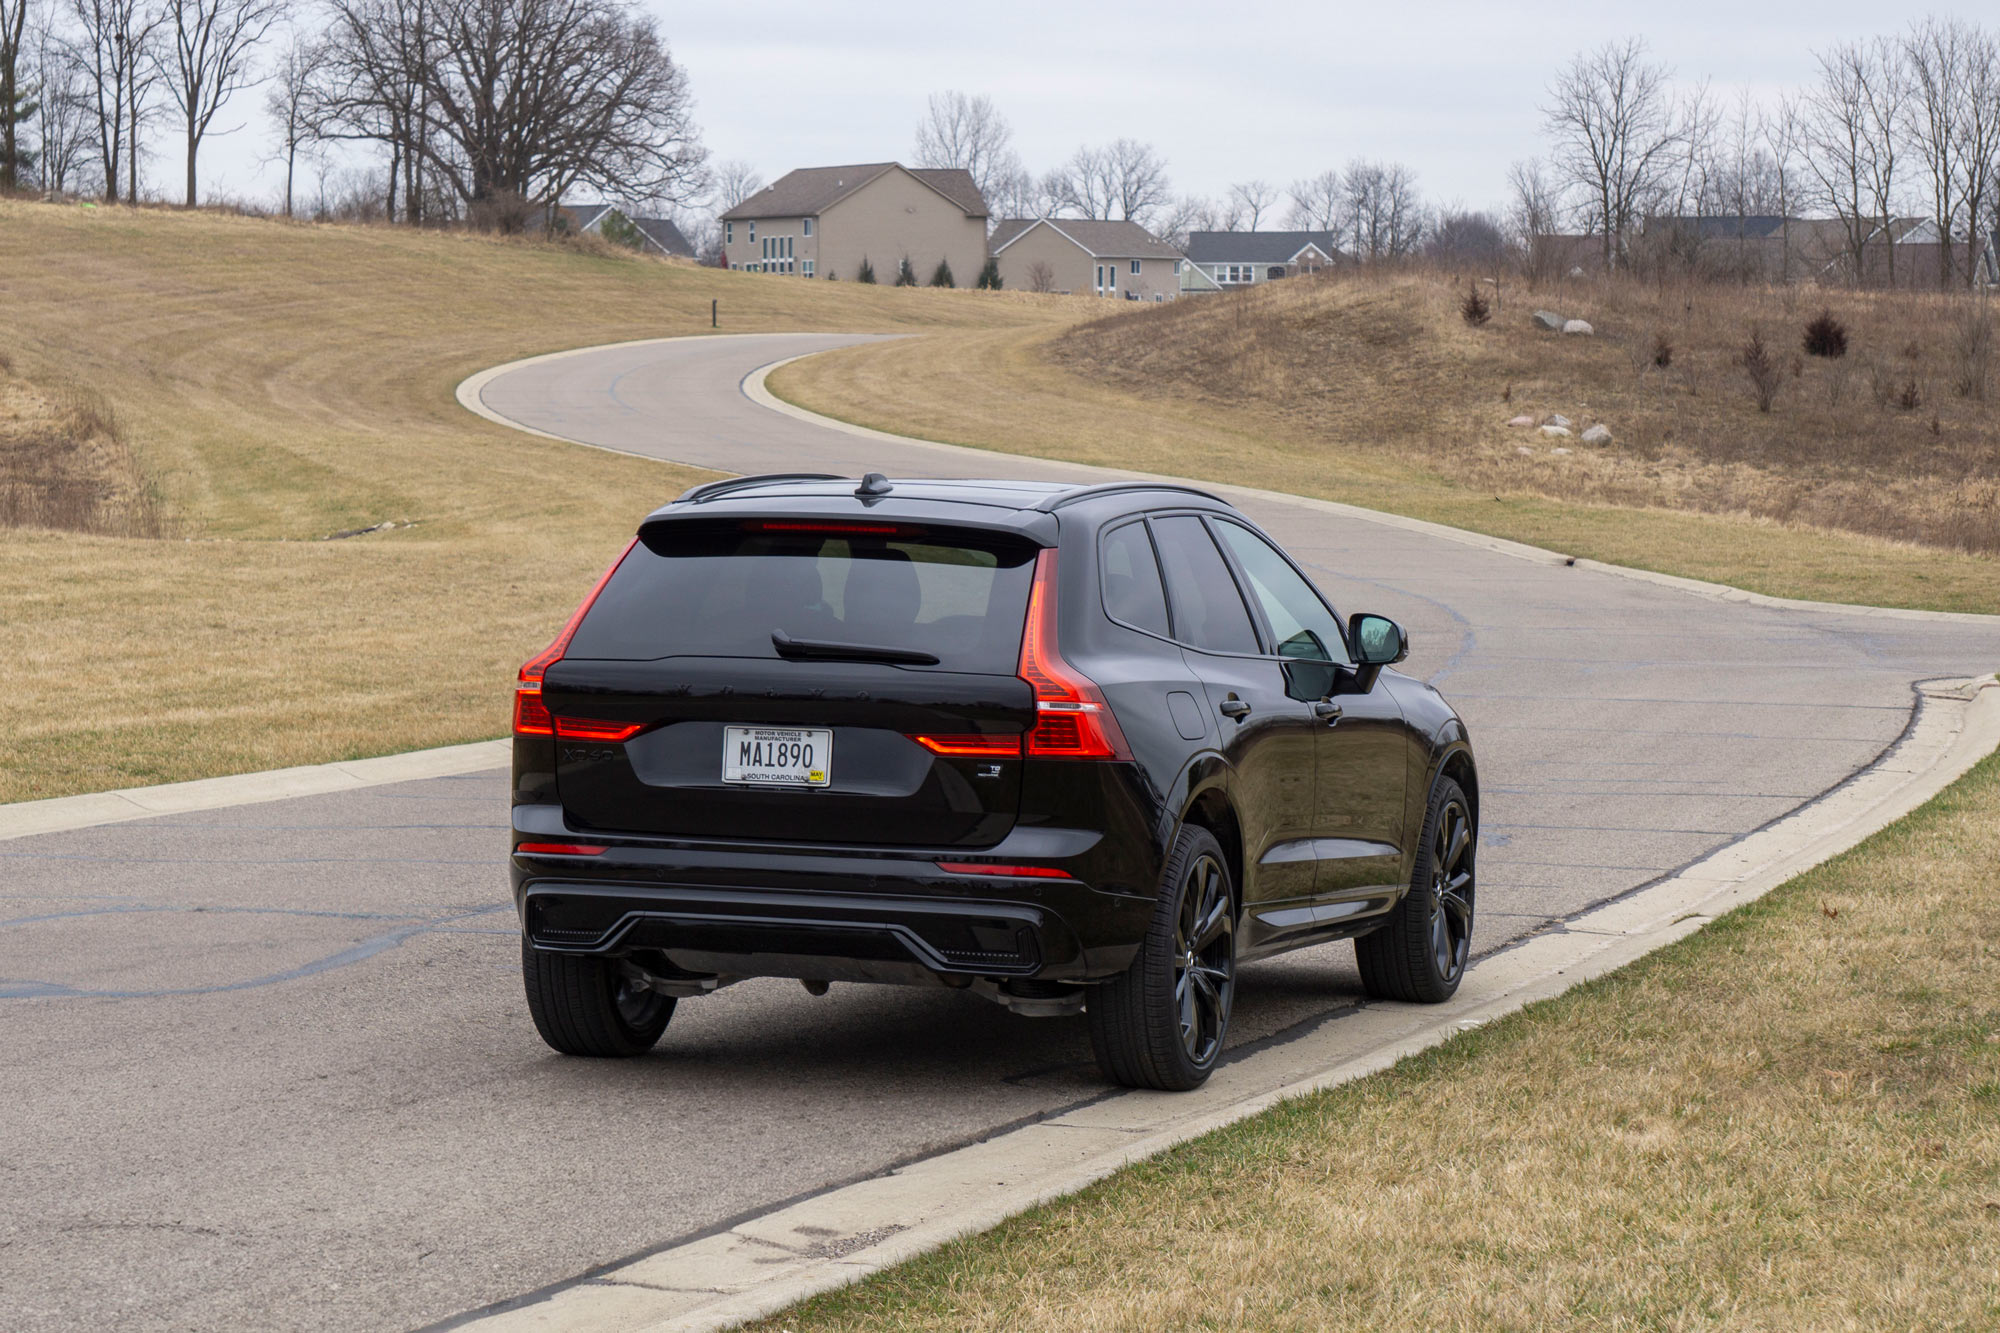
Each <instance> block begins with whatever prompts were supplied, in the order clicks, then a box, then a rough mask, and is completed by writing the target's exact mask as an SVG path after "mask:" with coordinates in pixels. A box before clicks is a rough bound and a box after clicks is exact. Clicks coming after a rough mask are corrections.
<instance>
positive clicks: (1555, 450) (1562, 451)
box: [1549, 449, 1569, 458]
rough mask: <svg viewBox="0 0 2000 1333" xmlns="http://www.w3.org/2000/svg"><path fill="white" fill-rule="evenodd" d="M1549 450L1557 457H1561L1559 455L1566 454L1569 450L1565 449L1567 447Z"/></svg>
mask: <svg viewBox="0 0 2000 1333" xmlns="http://www.w3.org/2000/svg"><path fill="white" fill-rule="evenodd" d="M1549 452H1550V453H1552V454H1554V455H1555V456H1556V457H1558V458H1561V457H1563V456H1565V455H1566V454H1568V453H1569V450H1567V449H1551V450H1549Z"/></svg>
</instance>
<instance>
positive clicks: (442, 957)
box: [0, 335, 2000, 1329]
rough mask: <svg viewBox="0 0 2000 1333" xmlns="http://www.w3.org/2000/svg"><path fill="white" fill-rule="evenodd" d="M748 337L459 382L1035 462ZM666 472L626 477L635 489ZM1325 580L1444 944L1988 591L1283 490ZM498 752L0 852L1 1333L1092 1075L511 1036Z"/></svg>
mask: <svg viewBox="0 0 2000 1333" xmlns="http://www.w3.org/2000/svg"><path fill="white" fill-rule="evenodd" d="M845 341H852V340H851V339H843V338H838V337H826V336H813V335H797V336H794V335H770V336H750V337H731V338H718V339H710V340H695V341H681V342H672V343H660V344H652V345H643V346H632V347H618V348H608V349H604V350H601V351H598V352H593V353H590V354H586V355H582V356H575V357H569V358H563V359H557V360H549V361H543V362H539V363H531V364H527V365H523V366H521V367H518V368H516V369H514V370H511V371H508V372H506V373H504V374H502V375H500V376H498V377H497V378H495V379H494V380H492V381H491V382H489V383H488V384H487V385H486V386H485V388H484V392H483V401H484V403H485V405H486V406H487V407H488V408H489V409H491V410H493V411H496V412H498V413H500V414H503V415H505V416H507V417H509V418H511V419H513V420H515V421H518V422H521V423H523V424H526V425H529V426H532V427H535V428H537V429H540V430H544V431H548V432H551V433H554V434H559V435H563V436H566V437H570V438H575V439H580V440H585V441H589V442H592V443H596V444H601V445H605V446H608V447H612V448H618V449H624V450H629V451H633V452H639V453H648V454H653V455H656V456H658V457H662V458H673V459H679V460H683V461H686V462H690V463H697V464H701V465H704V466H709V467H715V468H720V469H726V470H730V471H740V472H751V471H774V470H795V469H799V470H815V471H830V472H841V473H849V474H854V475H858V474H859V473H860V472H862V471H864V470H877V471H882V472H887V473H890V474H891V475H897V474H901V475H934V476H936V475H960V476H971V475H1001V476H1036V477H1042V476H1057V477H1059V476H1064V475H1076V470H1075V469H1069V468H1065V467H1064V466H1063V465H1061V464H1055V463H1045V462H1038V461H1033V460H1024V459H1015V458H1010V457H1005V456H1001V455H993V454H981V453H978V452H976V451H970V450H964V451H943V450H939V449H936V448H926V447H921V446H914V445H900V444H889V443H883V442H876V441H870V440H865V439H861V438H858V437H855V436H853V435H850V434H846V433H843V432H837V431H831V430H827V429H825V428H822V427H818V426H815V425H812V424H810V423H807V422H803V421H799V420H796V419H794V418H791V417H786V416H780V415H777V414H774V413H771V412H768V411H766V410H764V409H762V408H759V407H757V406H755V405H754V404H752V403H750V402H749V401H748V400H746V399H745V398H744V397H743V396H742V395H741V393H740V392H739V389H738V384H739V382H740V381H741V379H742V378H743V377H744V375H745V374H746V373H748V372H749V371H751V370H752V369H754V368H755V367H758V366H761V365H764V364H767V363H769V362H771V361H774V360H777V359H779V358H781V357H786V356H791V355H795V354H798V353H800V352H805V351H811V350H817V349H820V348H824V347H828V346H834V345H838V344H840V343H842V342H845ZM663 498H665V497H664V496H661V497H635V501H634V505H633V516H634V518H635V520H636V519H637V518H638V517H639V515H640V514H641V513H643V512H644V510H645V509H647V508H649V507H650V506H651V504H652V503H653V502H654V501H655V500H657V499H663ZM1246 507H1247V508H1248V509H1249V511H1250V512H1251V513H1252V515H1253V516H1254V517H1255V518H1256V519H1257V520H1258V521H1259V522H1261V523H1263V524H1264V525H1266V526H1267V527H1269V528H1270V529H1271V530H1272V531H1273V532H1275V533H1276V535H1277V536H1278V537H1279V538H1280V539H1281V540H1282V541H1284V542H1285V543H1286V544H1287V545H1288V546H1289V547H1290V548H1291V550H1293V551H1294V552H1295V553H1297V554H1298V555H1299V557H1300V558H1301V559H1302V560H1303V561H1305V562H1306V563H1307V564H1308V565H1309V566H1310V568H1311V571H1312V573H1313V575H1314V577H1315V578H1317V579H1318V580H1319V581H1320V582H1321V584H1322V586H1324V587H1325V588H1326V589H1327V591H1328V592H1329V593H1330V594H1331V595H1332V596H1333V597H1334V599H1335V601H1336V603H1337V604H1338V605H1339V606H1341V607H1342V608H1343V609H1344V610H1351V609H1368V610H1376V611H1381V612H1384V613H1387V614H1389V615H1393V616H1395V617H1397V618H1398V619H1401V620H1402V621H1404V623H1405V624H1407V625H1409V626H1410V627H1411V630H1412V637H1413V639H1414V641H1415V651H1414V653H1413V654H1412V658H1411V661H1410V662H1409V663H1408V664H1407V669H1409V670H1411V671H1412V672H1414V673H1416V674H1419V675H1423V676H1428V677H1429V678H1431V679H1432V680H1435V681H1437V682H1438V683H1439V684H1440V685H1441V686H1442V687H1443V688H1444V689H1445V691H1446V692H1447V694H1448V695H1449V696H1450V697H1451V698H1452V699H1453V700H1454V702H1456V703H1457V704H1458V705H1459V706H1460V708H1461V709H1462V710H1463V712H1464V713H1465V714H1466V716H1467V718H1468V720H1469V722H1470V724H1471V726H1472V729H1473V734H1474V737H1475V741H1476V744H1477V745H1478V747H1479V755H1480V762H1481V771H1482V778H1483V784H1484V790H1485V798H1486V799H1485V828H1484V830H1483V835H1484V848H1483V851H1482V859H1481V871H1482V875H1481V881H1482V882H1481V890H1482V892H1481V913H1480V928H1479V929H1480V938H1479V945H1480V948H1481V950H1482V951H1490V950H1491V949H1492V948H1494V947H1496V946H1497V945H1499V944H1501V943H1503V942H1505V941H1506V940H1508V939H1510V938H1514V937H1517V936H1519V935H1521V934H1523V933H1525V932H1528V931H1531V930H1534V929H1536V928H1537V927H1539V926H1541V925H1543V924H1544V923H1546V922H1549V921H1550V920H1552V919H1555V918H1560V917H1562V916H1564V915H1566V914H1568V913H1571V912H1573V911H1575V910H1577V909H1578V908H1581V907H1583V906H1585V905H1587V904H1590V903H1593V902H1596V901H1599V900H1601V899H1604V898H1606V897H1608V896H1611V895H1614V894H1617V893H1620V892H1623V891H1625V890H1627V889H1630V888H1633V887H1635V886H1637V885H1639V884H1642V883H1645V882H1646V881H1648V880H1651V879H1653V878H1655V877H1656V876H1658V875H1660V874H1662V873H1664V872H1666V871H1668V870H1671V869H1672V868H1674V867H1677V866H1679V865H1682V864H1684V863H1685V862H1687V861H1690V860H1692V859H1695V858H1697V857H1699V856H1701V855H1703V854H1704V853H1706V852H1708V851H1710V850H1711V849H1713V848H1715V847H1717V846H1719V845H1721V844H1723V843H1726V842H1728V841H1730V840H1732V839H1734V838H1736V837H1738V836H1740V835H1741V834H1743V833H1745V832H1747V831H1748V830H1750V829H1753V828H1755V827H1757V826H1758V825H1761V824H1763V823H1765V822H1767V821H1768V820H1770V819H1772V818H1774V817H1776V816H1778V815H1781V814H1783V813H1784V812H1786V811H1788V810H1790V809H1792V808H1793V807H1795V806H1797V805H1799V804H1800V803H1802V802H1804V801H1806V800H1808V799H1810V798H1812V797H1813V796H1815V795H1817V794H1818V793H1820V792H1821V791H1823V790H1825V789H1826V788H1828V787H1830V786H1832V785H1834V784H1836V783H1838V782H1840V781H1842V780H1843V779H1844V778H1846V777H1847V776H1848V775H1849V774H1851V773H1853V772H1854V771H1855V770H1857V769H1858V768H1861V767H1863V766H1865V765H1867V764H1868V763H1870V762H1871V761H1872V760H1873V759H1874V758H1875V757H1876V756H1877V755H1878V754H1879V753H1880V752H1881V751H1882V750H1883V749H1884V747H1886V746H1887V745H1889V744H1890V743H1891V742H1892V741H1893V740H1894V739H1895V738H1896V736H1897V735H1898V734H1899V733H1900V732H1901V730H1902V728H1903V727H1904V725H1905V723H1906V722H1907V721H1908V719H1909V716H1910V710H1911V704H1912V696H1911V689H1910V686H1911V682H1912V681H1915V680H1918V679H1923V678H1929V677H1937V676H1953V675H1973V674H1980V673H1983V672H1985V671H1988V670H1991V669H1992V668H1993V667H1994V666H1995V665H2000V621H1991V622H1986V623H1967V622H1963V621H1959V622H1951V621H1943V620H1921V619H1907V618H1892V617H1880V616H1867V615H1862V614H1857V613H1852V612H1843V611H1838V610H1825V609H1810V610H1800V609H1783V608H1774V607H1764V606H1757V605H1743V604H1737V603H1730V602H1723V601H1718V600H1713V599H1710V598H1706V597H1701V596H1697V595H1693V594H1690V593H1687V592H1682V591H1678V590H1675V589H1671V588H1666V587H1661V586H1658V585H1654V584H1649V583H1644V582H1639V581H1634V580H1631V579H1626V578H1621V577H1617V576H1614V575H1608V574H1603V573H1596V572H1591V571H1586V570H1580V569H1574V568H1564V567H1561V566H1551V565H1547V564H1542V563H1535V562H1530V561H1525V560H1521V559H1518V558H1515V557H1512V556H1508V555H1504V554H1500V553H1496V552H1491V551H1488V550H1485V549H1481V548H1479V547H1475V546H1468V545H1463V544H1460V543H1456V542H1452V541H1448V540H1444V539H1440V538H1439V537H1437V536H1435V535H1431V534H1423V533H1418V532H1412V531H1409V530H1407V529H1404V528H1400V527H1397V526H1393V525H1389V524H1381V523H1375V522H1371V521H1367V520H1363V519H1344V518H1330V517H1329V516H1328V515H1327V514H1326V513H1325V512H1324V511H1316V510H1313V509H1311V508H1309V507H1307V506H1304V505H1301V504H1296V503H1290V502H1286V501H1283V500H1275V499H1271V500H1259V501H1255V502H1249V503H1247V504H1246ZM505 820H506V780H505V775H504V774H502V773H493V774H481V775H474V776H471V777H464V778H445V779H436V780H431V781H424V782H412V783H406V784H402V785H398V786H390V787H379V788H374V789H371V790H366V791H360V792H349V793H342V794H339V795H331V796H316V797H308V798H302V799H297V800H290V801H283V802H276V803H272V804H267V805H256V806H245V807H238V808H235V809H230V810H221V811H215V812H211V813H207V814H201V815H186V816H174V817H168V818H161V819H154V820H144V821H137V822H133V823H126V824H117V825H110V826H104V827H100V828H95V829H87V830H82V831H78V832H72V833H60V834H48V835H43V836H39V837H34V838H24V839H18V840H15V841H11V842H0V1014H4V1022H0V1069H4V1070H5V1071H6V1074H5V1077H4V1078H0V1200H4V1201H5V1207H4V1209H0V1287H4V1289H5V1291H6V1301H7V1306H8V1309H7V1314H6V1319H5V1322H6V1324H7V1325H8V1327H10V1328H14V1329H40V1328H59V1327H73V1326H77V1325H81V1324H85V1323H89V1324H91V1325H93V1326H109V1327H117V1328H187V1327H203V1328H259V1329H262V1328H292V1327H312V1328H352V1327H396V1326H410V1325H416V1324H420V1323H423V1322H425V1321H429V1320H436V1319H441V1318H445V1317H448V1316H450V1315H452V1314H454V1313H455V1312H459V1311H463V1310H467V1309H471V1308H473V1307H477V1306H480V1305H483V1304H485V1303H488V1302H492V1301H497V1300H501V1299H505V1298H507V1297H510V1296H514V1295H517V1294H519V1293H522V1292H525V1291H528V1290H531V1289H533V1288H535V1287H538V1286H541V1285H544V1284H547V1283H550V1282H555V1281H559V1280H561V1279H564V1278H567V1277H570V1276H573V1275H576V1274H578V1273H580V1272H582V1271H584V1270H585V1269H587V1268H590V1267H592V1266H593V1265H597V1264H602V1263H605V1262H608V1261H610V1260H613V1259H616V1258H619V1257H621V1256H625V1255H629V1254H632V1253H634V1252H636V1251H639V1250H642V1249H648V1248H652V1247H655V1246H659V1245H661V1244H664V1243H666V1242H668V1241H672V1240H675V1239H679V1238H684V1237H686V1236H688V1235H689V1234H690V1233H694V1232H698V1231H701V1230H704V1229H708V1228H713V1227H715V1226H717V1225H718V1224H721V1223H724V1222H725V1221H727V1220H729V1219H732V1218H735V1217H739V1216H741V1215H743V1214H745V1213H750V1212H754V1211H759V1210H762V1209H764V1208H766V1207H769V1206H770V1205H772V1204H774V1203H776V1202H778V1201H780V1200H783V1199H786V1198H789V1197H793V1196H796V1195H798V1194H801V1193H804V1192H808V1191H812V1190H817V1189H819V1188H822V1187H824V1186H826V1185H829V1184H833V1183H836V1182H840V1181H844V1180H848V1179H852V1178H855V1177H857V1176H863V1175H867V1174H871V1173H874V1172H876V1171H879V1170H881V1169H883V1168H884V1167H886V1166H888V1165H890V1164H892V1163H895V1162H897V1161H899V1160H903V1159H907V1158H910V1157H912V1156H917V1155H922V1154H925V1153H929V1152H932V1151H936V1150H938V1149H940V1148H944V1147H948V1146H951V1145H954V1144H957V1143H960V1142H964V1141H966V1140H968V1139H972V1138H978V1137H982V1136H984V1135H985V1134H987V1133H990V1132H991V1131H992V1130H994V1129H995V1128H997V1127H999V1126H1002V1125H1005V1124H1008V1123H1010V1122H1013V1121H1017V1120H1020V1119H1023V1118H1027V1117H1034V1116H1038V1115H1041V1114H1044V1113H1047V1112H1049V1111H1052V1110H1055V1109H1057V1108H1061V1107H1065V1106H1069V1105H1074V1104H1075V1103H1076V1102H1078V1101H1079V1100H1083V1099H1088V1098H1094V1097H1098V1096H1102V1095H1104V1093H1103V1089H1102V1087H1101V1086H1100V1084H1099V1083H1098V1081H1097V1079H1096V1076H1095V1073H1094V1071H1093V1070H1092V1068H1091V1066H1090V1062H1089V1046H1088V1040H1087V1038H1086V1037H1085V1035H1084V1032H1083V1028H1082V1024H1081V1022H1080V1021H1079V1020H1043V1021H1035V1020H1027V1019H1018V1018H1014V1017H1011V1016H1009V1015H1008V1014H1006V1013H1004V1012H1003V1011H1001V1010H1000V1009H998V1008H996V1007H993V1006H990V1005H988V1004H986V1003H985V1002H983V1001H980V1000H977V999H975V998H972V997H968V996H963V995H958V994H952V993H947V992H935V993H933V992H914V991H903V990H896V989H888V988H872V987H862V986H836V987H835V988H834V989H833V991H832V992H831V993H830V994H829V995H827V996H825V997H824V998H819V999H815V998H812V997H810V996H808V995H806V994H805V993H804V992H803V990H801V989H800V988H799V987H798V986H797V985H795V984H792V983H789V982H776V981H770V982H749V983H745V984H743V985H740V986H737V987H734V988H732V989H730V990H726V991H723V992H721V993H720V994H718V995H715V996H713V997H709V998H706V999H703V1000H698V1001H692V1002H687V1003H684V1004H683V1006H682V1008H681V1010H680V1012H679V1013H678V1014H677V1016H676V1017H675V1020H674V1023H673V1026H672V1027H671V1028H670V1029H669V1030H668V1035H667V1037H666V1039H665V1040H664V1042H663V1043H662V1045H661V1047H660V1049H659V1050H658V1051H657V1052H656V1053H655V1055H654V1056H653V1057H652V1058H649V1059H646V1060H641V1061H636V1062H631V1063H623V1064H600V1063H591V1062H581V1061H565V1060H562V1059H559V1058H557V1057H554V1056H552V1055H550V1054H549V1053H548V1052H547V1051H546V1050H545V1049H544V1048H543V1047H542V1045H541V1043H540V1041H539V1040H538V1039H537V1038H536V1036H535V1034H534V1031H533V1029H532V1027H531V1026H530V1025H529V1023H528V1019H527V1014H526V1009H525V1005H524V1004H523V1002H522V1000H521V996H520V988H519V980H518V974H517V970H516V967H517V965H516V952H515V942H514V941H515V934H514V930H513V924H512V915H511V907H510V905H509V903H508V899H507V893H506V887H505V874H504V867H503V865H502V863H501V853H502V847H503V841H502V839H503V834H502V830H503V829H504V827H505ZM1350 955H1351V951H1350V950H1349V949H1347V948H1346V947H1345V946H1338V945H1336V946H1329V947H1326V948H1321V949H1316V950H1311V951H1308V952H1306V953H1304V954H1298V955H1293V956H1291V957H1288V958H1285V959H1280V960H1275V961H1273V962H1270V963H1266V964H1261V965H1258V966H1257V967H1255V968H1254V969H1251V971H1250V973H1249V975H1248V977H1247V978H1246V984H1245V986H1244V987H1243V989H1242V991H1241V993H1240V998H1239V1001H1238V1004H1239V1008H1238V1012H1237V1017H1236V1028H1235V1035H1236V1040H1237V1042H1238V1043H1242V1042H1248V1041H1255V1040H1260V1039H1268V1040H1282V1039H1283V1034H1284V1033H1285V1032H1286V1031H1287V1030H1288V1029H1292V1030H1296V1025H1299V1024H1303V1023H1313V1022H1319V1021H1325V1020H1326V1019H1327V1017H1328V1016H1329V1015H1334V1014H1337V1013H1338V1012H1339V1011H1341V1010H1343V1009H1345V1008H1348V1007H1351V1006H1352V1005H1353V1004H1355V1003H1356V1001H1357V999H1358V987H1357V985H1356V983H1355V979H1354V976H1353V973H1352V971H1351V968H1350V964H1349V959H1350Z"/></svg>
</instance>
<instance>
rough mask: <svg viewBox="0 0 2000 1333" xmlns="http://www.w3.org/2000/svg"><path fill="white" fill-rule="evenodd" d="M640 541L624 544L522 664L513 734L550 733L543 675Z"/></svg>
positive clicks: (552, 730) (552, 726) (516, 687)
mask: <svg viewBox="0 0 2000 1333" xmlns="http://www.w3.org/2000/svg"><path fill="white" fill-rule="evenodd" d="M638 544H639V539H638V538H637V537H634V538H633V539H632V540H631V541H629V542H626V543H625V549H624V550H622V551H620V552H619V553H618V558H617V559H616V560H613V561H612V562H611V566H610V568H608V569H606V570H605V571H604V573H603V574H601V575H599V576H598V579H597V582H596V583H595V584H594V585H593V586H592V587H591V589H590V593H589V595H588V596H586V597H585V598H584V599H583V601H582V602H581V603H579V604H578V606H577V608H576V610H575V611H574V612H572V613H571V615H570V618H569V623H568V624H566V625H564V626H563V627H562V633H560V634H558V635H556V637H555V640H554V642H552V643H550V644H549V646H548V647H546V648H544V649H542V651H540V652H539V653H536V654H535V655H534V656H533V657H531V658H529V659H528V660H527V661H525V662H523V663H522V664H521V670H520V673H519V675H518V676H517V677H516V678H515V682H514V734H515V735H516V736H553V735H555V720H554V719H553V718H551V717H550V716H549V709H548V705H547V704H545V703H543V702H542V677H543V676H544V675H545V674H547V672H548V669H549V668H550V667H552V666H554V665H555V664H556V663H557V662H560V661H562V655H563V654H564V653H565V652H567V651H568V649H569V641H570V640H571V639H572V638H574V637H576V627H577V626H578V625H581V624H582V623H583V618H584V616H585V615H586V614H587V613H588V612H589V611H590V606H591V603H592V602H595V601H596V600H597V595H598V594H599V593H601V592H603V591H604V585H605V584H607V583H609V582H611V576H612V575H613V574H616V573H617V572H618V566H620V565H622V564H624V563H625V557H626V556H628V555H630V554H632V548H633V547H635V546H637V545H638Z"/></svg>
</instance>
